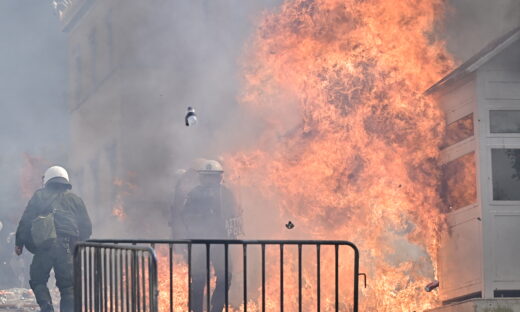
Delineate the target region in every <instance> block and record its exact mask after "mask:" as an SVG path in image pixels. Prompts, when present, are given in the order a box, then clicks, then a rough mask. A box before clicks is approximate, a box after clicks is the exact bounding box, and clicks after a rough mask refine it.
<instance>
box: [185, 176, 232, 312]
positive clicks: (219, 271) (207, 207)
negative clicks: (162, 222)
mask: <svg viewBox="0 0 520 312" xmlns="http://www.w3.org/2000/svg"><path fill="white" fill-rule="evenodd" d="M237 217H238V211H237V207H236V202H235V199H234V197H233V194H232V193H231V191H230V190H229V189H227V188H226V187H225V186H223V185H199V186H197V187H196V188H195V189H193V190H192V191H191V192H190V193H189V194H188V196H187V198H186V203H185V205H184V209H183V210H182V220H183V222H184V225H185V228H186V231H187V236H188V237H189V238H191V239H197V238H199V239H228V238H234V237H233V234H232V233H230V231H229V230H230V229H229V227H228V224H229V222H228V221H229V220H232V219H234V218H237ZM205 250H206V249H205V247H204V246H200V245H199V246H194V247H193V249H192V308H193V311H195V312H201V311H202V303H203V297H204V286H205V285H206V251H205ZM230 260H231V259H230ZM211 264H212V265H213V268H214V270H215V274H216V276H217V281H216V287H215V290H214V292H213V295H212V298H211V305H212V307H211V311H212V312H220V311H222V308H223V307H224V298H225V297H224V291H225V268H224V248H223V247H221V246H218V247H213V248H212V249H211ZM231 270H232V269H231V261H229V267H228V286H227V287H229V286H230V283H231Z"/></svg>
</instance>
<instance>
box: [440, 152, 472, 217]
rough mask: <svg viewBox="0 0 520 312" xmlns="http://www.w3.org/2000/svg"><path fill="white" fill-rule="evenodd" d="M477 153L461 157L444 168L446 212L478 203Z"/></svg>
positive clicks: (442, 187)
mask: <svg viewBox="0 0 520 312" xmlns="http://www.w3.org/2000/svg"><path fill="white" fill-rule="evenodd" d="M475 163H476V162H475V152H471V153H469V154H466V155H464V156H461V157H459V158H457V159H455V160H452V161H450V162H449V163H447V164H445V165H444V166H443V168H442V174H443V179H442V184H441V197H442V200H443V202H444V204H445V209H443V210H444V211H451V210H456V209H459V208H463V207H466V206H469V205H471V204H474V203H476V202H477V177H476V168H475Z"/></svg>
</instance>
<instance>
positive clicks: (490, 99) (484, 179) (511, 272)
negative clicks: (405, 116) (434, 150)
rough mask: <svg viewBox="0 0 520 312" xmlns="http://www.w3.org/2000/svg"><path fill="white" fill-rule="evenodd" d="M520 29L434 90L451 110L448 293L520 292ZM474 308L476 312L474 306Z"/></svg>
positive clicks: (442, 268)
mask: <svg viewBox="0 0 520 312" xmlns="http://www.w3.org/2000/svg"><path fill="white" fill-rule="evenodd" d="M519 55H520V29H515V30H513V31H511V32H509V33H508V34H506V35H505V36H503V37H501V38H499V39H497V40H496V41H495V42H493V43H491V44H490V45H489V46H487V47H486V48H485V49H484V50H482V51H481V52H480V53H478V54H477V55H475V56H474V57H472V58H471V59H470V60H468V61H467V62H466V63H464V64H463V65H461V66H460V67H459V68H457V69H456V70H455V71H453V72H452V73H451V74H449V75H448V76H446V77H445V78H444V79H442V80H441V81H440V82H439V83H437V84H436V85H434V86H433V87H432V88H430V89H429V90H428V93H430V94H432V95H433V96H434V97H435V98H436V99H437V100H438V102H439V103H440V105H441V107H442V109H443V110H444V112H445V114H446V123H447V131H446V140H445V142H444V146H443V147H442V153H441V157H442V162H443V164H444V165H443V171H444V181H443V187H442V197H443V200H444V207H443V210H444V212H445V213H446V218H447V222H448V228H447V230H446V231H445V232H444V233H443V239H442V244H441V249H440V253H439V281H440V285H441V286H440V287H439V288H440V294H441V299H442V301H443V302H444V303H445V304H448V303H452V302H459V301H463V300H466V299H470V298H484V299H492V298H503V297H509V298H511V297H520V261H518V259H520V243H519V239H520V58H519V57H518V56H519ZM468 311H469V310H468Z"/></svg>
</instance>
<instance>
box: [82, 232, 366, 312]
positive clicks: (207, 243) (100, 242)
mask: <svg viewBox="0 0 520 312" xmlns="http://www.w3.org/2000/svg"><path fill="white" fill-rule="evenodd" d="M89 242H90V244H95V245H94V246H106V245H105V244H125V245H126V244H130V245H134V246H135V245H147V246H149V247H151V248H153V249H156V248H157V247H159V246H161V245H163V246H167V247H168V249H167V250H168V260H169V265H168V268H169V279H170V283H169V285H170V286H169V287H170V288H169V309H168V311H171V312H173V311H174V308H173V307H174V302H173V301H174V298H173V297H174V295H173V288H172V287H173V286H172V284H173V283H172V279H173V266H174V260H173V258H174V257H173V254H174V246H176V245H184V246H186V247H187V257H188V263H189V265H188V276H187V278H188V282H187V284H188V294H189V295H188V303H187V311H192V298H191V297H192V289H191V288H192V285H191V283H190V281H192V252H193V247H194V246H197V245H200V246H203V247H205V250H206V253H205V256H206V259H205V266H206V268H205V269H206V270H205V271H206V279H205V282H206V307H210V304H211V303H210V298H211V294H210V289H211V287H210V258H211V250H212V248H211V246H215V245H220V246H223V247H224V257H225V259H224V266H225V275H224V276H225V283H224V284H225V305H224V307H225V311H226V312H228V311H229V309H230V308H229V306H230V303H229V299H230V298H229V294H228V293H229V283H228V270H229V263H230V260H229V247H230V246H231V245H241V246H242V268H243V286H242V287H243V295H242V296H243V311H244V312H247V309H248V307H247V303H248V290H247V280H248V276H247V271H248V269H247V258H248V246H251V245H256V246H260V248H261V311H262V312H265V311H266V246H272V245H277V246H279V256H280V259H279V261H280V272H279V274H280V284H279V287H280V294H279V296H280V297H279V298H278V299H279V303H280V307H279V310H280V311H281V312H283V311H284V249H285V246H288V245H292V246H297V253H298V256H297V258H298V260H297V263H298V266H297V267H298V269H297V270H298V311H299V312H302V311H308V308H305V307H304V306H303V304H302V300H303V296H302V247H303V246H314V247H315V248H316V266H317V267H316V284H317V285H316V294H315V295H316V301H317V302H316V307H317V311H318V312H320V307H321V302H320V300H321V296H322V293H321V292H322V289H321V287H322V286H321V285H322V283H323V281H322V280H321V277H322V270H323V268H322V267H321V266H320V265H321V260H322V259H321V258H320V257H321V254H322V252H321V249H322V248H321V247H322V246H333V247H334V310H335V311H339V309H340V300H339V299H340V296H339V263H340V262H339V261H340V259H339V248H340V247H341V246H346V247H349V248H351V249H352V250H353V252H354V256H353V265H354V268H353V279H352V281H353V287H352V291H353V293H352V303H351V305H350V308H348V310H349V311H353V312H358V304H359V297H358V293H359V277H360V276H363V277H364V278H365V287H366V275H365V274H364V273H360V272H359V250H358V248H357V247H356V245H354V244H353V243H351V242H349V241H322V240H213V239H212V240H202V239H195V240H146V239H138V240H134V239H92V240H89ZM110 246H114V245H110ZM120 246H121V248H128V247H123V245H120ZM325 269H330V268H325ZM343 307H344V306H343ZM343 309H344V308H343ZM77 311H79V310H77ZM96 311H98V310H96ZM208 311H209V309H208Z"/></svg>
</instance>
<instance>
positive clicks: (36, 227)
mask: <svg viewBox="0 0 520 312" xmlns="http://www.w3.org/2000/svg"><path fill="white" fill-rule="evenodd" d="M57 197H58V196H56V197H55V198H54V199H53V200H52V201H51V203H50V204H49V206H48V208H51V210H50V212H49V213H48V214H46V215H40V216H37V217H36V218H35V219H34V220H33V221H32V222H31V233H30V236H31V239H32V243H33V245H34V247H36V248H37V249H41V248H49V247H50V246H51V245H52V243H53V242H54V241H55V240H56V238H57V237H58V236H57V235H56V226H55V225H54V212H55V210H54V209H53V208H52V204H53V203H54V201H55V200H56V198H57Z"/></svg>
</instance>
